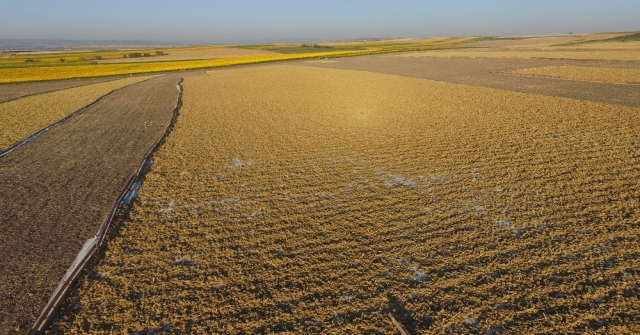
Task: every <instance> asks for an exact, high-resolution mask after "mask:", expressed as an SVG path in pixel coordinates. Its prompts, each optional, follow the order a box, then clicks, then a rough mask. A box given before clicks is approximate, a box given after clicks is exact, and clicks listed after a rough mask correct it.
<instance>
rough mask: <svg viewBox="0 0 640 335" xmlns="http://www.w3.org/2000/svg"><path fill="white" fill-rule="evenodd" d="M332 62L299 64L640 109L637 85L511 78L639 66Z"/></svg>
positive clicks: (385, 59) (378, 59)
mask: <svg viewBox="0 0 640 335" xmlns="http://www.w3.org/2000/svg"><path fill="white" fill-rule="evenodd" d="M406 55H409V54H403V56H406ZM333 60H334V61H335V62H332V63H309V62H298V64H301V65H306V66H315V67H323V68H335V69H345V70H361V71H369V72H378V73H385V74H394V75H400V76H406V77H414V78H423V79H429V80H436V81H443V82H450V83H457V84H466V85H473V86H483V87H491V88H498V89H503V90H510V91H516V92H523V93H533V94H540V95H546V96H555V97H563V98H569V99H576V100H587V101H594V102H601V103H609V104H618V105H624V106H630V107H640V90H638V87H637V86H634V85H618V84H612V83H596V82H585V81H573V80H562V79H556V78H545V77H526V76H518V75H514V74H509V73H507V72H510V71H517V70H522V69H529V68H540V67H549V66H581V67H608V68H624V69H640V62H621V61H577V60H560V59H557V60H556V59H513V58H429V57H416V58H413V57H395V56H388V55H383V56H364V57H353V58H340V59H333Z"/></svg>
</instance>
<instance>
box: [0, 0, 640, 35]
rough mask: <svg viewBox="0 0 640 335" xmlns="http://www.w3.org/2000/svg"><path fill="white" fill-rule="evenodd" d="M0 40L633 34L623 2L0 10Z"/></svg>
mask: <svg viewBox="0 0 640 335" xmlns="http://www.w3.org/2000/svg"><path fill="white" fill-rule="evenodd" d="M0 8H2V10H1V11H0V22H2V29H0V39H62V40H123V41H124V40H144V41H158V42H165V43H180V44H241V43H270V42H282V41H287V40H315V41H329V40H348V39H358V38H373V37H434V36H495V35H536V34H561V33H569V32H573V33H576V34H578V33H593V32H611V31H636V30H640V24H639V23H638V22H640V21H639V20H638V19H637V14H638V13H640V1H632V0H609V1H601V0H566V1H558V0H556V1H552V0H540V1H536V2H533V1H527V2H524V1H510V0H487V1H482V2H480V1H477V0H476V1H474V0H457V1H451V0H449V1H444V0H435V1H417V0H398V1H393V2H391V1H383V0H352V1H344V0H342V1H340V0H323V1H318V0H308V1H292V0H272V1H252V0H236V1H224V2H223V1H205V0H191V1H182V2H178V1H162V0H159V1H150V0H138V1H124V0H112V1H102V2H86V1H82V2H81V1H77V0H60V1H55V2H54V1H45V0H30V1H28V2H27V1H24V2H23V1H20V2H18V1H10V0H0Z"/></svg>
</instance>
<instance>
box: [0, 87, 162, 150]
mask: <svg viewBox="0 0 640 335" xmlns="http://www.w3.org/2000/svg"><path fill="white" fill-rule="evenodd" d="M153 78H157V77H153ZM153 78H149V79H145V80H143V81H139V82H135V83H131V84H129V85H125V86H122V87H119V88H116V89H113V90H111V91H109V92H107V93H106V94H104V95H102V96H100V97H99V98H97V99H96V100H94V101H93V102H91V103H89V104H88V105H86V106H84V107H82V108H80V109H78V110H77V111H75V112H73V113H71V114H69V115H67V116H65V117H63V118H62V119H60V120H58V121H56V122H55V123H52V124H50V125H48V126H46V127H44V128H42V129H40V130H38V131H37V132H35V133H34V134H33V135H31V136H29V137H27V138H25V139H24V140H22V141H20V142H18V143H16V144H14V145H12V146H10V147H9V148H7V149H5V150H3V151H0V158H2V157H4V156H6V155H7V154H8V153H10V152H12V151H13V150H16V149H18V148H19V147H21V146H23V145H24V144H26V143H28V142H31V141H33V140H34V139H35V138H36V137H38V136H40V135H41V134H42V133H44V132H45V131H47V130H49V129H51V128H54V127H56V126H57V125H59V124H61V123H62V122H64V121H67V120H68V119H70V118H72V117H73V116H75V115H78V114H80V113H82V112H83V111H84V110H85V109H87V108H89V107H91V106H93V105H95V104H96V103H98V102H99V101H100V100H102V99H103V98H105V97H106V96H108V95H110V94H111V93H113V92H115V91H118V90H121V89H124V88H126V87H129V86H131V85H135V84H139V83H143V82H145V81H147V80H151V79H153ZM116 80H117V79H116ZM110 81H111V80H110ZM99 84H101V83H99ZM74 88H76V87H72V88H68V89H74ZM57 91H62V90H57ZM57 91H51V92H44V93H41V94H47V93H52V92H57ZM34 95H37V94H34ZM31 96H33V95H31ZM26 97H27V96H25V97H21V98H20V99H22V98H26ZM16 100H17V99H16ZM11 101H13V100H11ZM7 102H9V101H7Z"/></svg>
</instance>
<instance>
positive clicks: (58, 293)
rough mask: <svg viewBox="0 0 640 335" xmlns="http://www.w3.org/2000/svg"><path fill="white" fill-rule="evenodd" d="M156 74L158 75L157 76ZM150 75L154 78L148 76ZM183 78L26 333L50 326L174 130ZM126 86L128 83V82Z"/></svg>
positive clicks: (34, 332)
mask: <svg viewBox="0 0 640 335" xmlns="http://www.w3.org/2000/svg"><path fill="white" fill-rule="evenodd" d="M156 78H157V77H156ZM150 79H153V78H150ZM183 80H184V78H180V80H179V81H178V83H176V86H177V88H178V98H177V100H176V104H175V106H174V108H173V111H172V116H171V120H169V123H168V124H167V126H166V127H165V130H164V132H163V133H162V134H161V135H160V137H159V138H158V140H156V142H155V143H154V144H153V145H152V146H151V148H150V149H149V150H148V151H147V153H146V154H145V155H144V158H143V160H142V163H141V164H140V167H138V169H137V170H136V172H135V173H134V174H133V175H132V176H131V178H130V179H129V181H128V182H127V185H126V187H125V188H124V190H123V191H122V192H121V193H120V195H119V196H118V199H117V200H116V202H115V203H114V204H113V205H112V206H111V209H110V210H109V213H108V214H107V217H106V218H105V219H104V221H102V224H101V225H100V228H99V229H98V232H97V233H96V235H95V236H94V237H92V238H90V239H89V240H87V241H86V242H85V244H84V246H83V247H82V249H80V252H79V253H78V255H77V256H76V259H75V260H74V261H73V263H71V266H70V267H69V269H68V270H67V272H66V273H65V274H64V276H63V277H62V279H61V280H60V282H59V283H58V285H57V286H56V288H55V290H54V292H53V294H52V295H51V297H50V298H49V300H48V302H47V304H46V305H45V307H44V308H43V310H42V312H40V315H39V316H38V318H37V319H36V321H35V323H34V324H33V326H32V327H31V329H30V330H29V331H28V332H27V334H28V335H40V334H43V333H44V332H45V330H46V329H47V328H48V327H49V325H50V324H51V322H52V321H53V318H54V317H55V315H56V311H57V310H58V309H59V308H60V306H61V305H62V303H63V302H64V300H65V298H66V297H67V295H68V294H69V291H70V290H71V287H72V286H73V284H74V283H75V282H76V280H77V279H78V278H79V275H80V273H81V272H82V271H83V270H84V269H85V267H86V265H87V264H88V263H89V261H90V260H91V259H92V258H93V256H94V255H95V254H96V251H98V250H99V249H100V247H102V246H103V244H104V241H105V239H106V233H107V231H108V230H109V229H110V228H111V224H112V223H113V221H114V218H115V216H116V213H117V212H118V210H120V209H121V208H122V206H124V205H126V204H128V203H129V202H130V201H131V200H133V199H134V198H135V197H136V196H137V192H138V188H139V187H140V186H141V183H142V181H141V177H142V176H143V175H144V174H145V173H146V171H147V170H148V169H149V168H150V166H151V164H150V160H149V158H150V157H151V155H152V154H153V153H154V152H155V151H156V150H157V149H158V147H160V144H162V142H163V141H164V140H165V139H166V137H167V136H168V135H169V133H170V132H171V130H173V126H174V125H175V122H176V121H177V119H178V114H179V110H180V107H182V91H183V89H182V85H181V84H182V82H183ZM127 86H129V85H127Z"/></svg>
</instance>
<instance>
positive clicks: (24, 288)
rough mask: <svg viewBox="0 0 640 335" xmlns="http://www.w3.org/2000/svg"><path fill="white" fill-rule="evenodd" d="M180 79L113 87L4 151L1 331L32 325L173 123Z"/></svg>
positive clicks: (0, 176) (0, 177)
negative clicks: (109, 91) (143, 160)
mask: <svg viewBox="0 0 640 335" xmlns="http://www.w3.org/2000/svg"><path fill="white" fill-rule="evenodd" d="M178 81H179V77H177V76H176V75H168V76H163V77H159V78H155V79H151V80H148V81H146V82H143V83H138V84H134V85H131V86H128V87H126V88H124V89H121V90H118V91H115V92H113V93H111V94H109V95H107V96H105V97H104V98H103V99H102V100H101V101H99V102H97V103H95V104H94V105H91V106H90V107H89V108H87V109H86V110H84V111H83V112H82V113H80V114H78V115H76V116H74V117H72V118H70V119H69V120H67V121H65V122H64V123H62V124H60V125H59V126H58V127H55V128H53V129H52V130H50V131H48V132H45V133H43V134H42V135H40V136H39V137H37V138H36V139H35V140H33V141H32V142H30V143H28V144H26V145H24V146H22V147H20V148H18V149H17V150H15V151H13V152H12V153H10V154H8V155H7V156H5V157H3V158H0V185H2V187H0V199H2V206H0V227H2V229H1V230H0V255H2V257H0V269H2V271H0V334H22V333H24V332H25V331H26V330H27V329H28V328H29V327H31V326H32V324H33V322H34V321H35V318H36V317H37V315H38V314H39V313H40V310H41V309H42V308H43V307H44V305H45V303H46V302H47V300H48V298H49V296H50V295H51V294H52V292H53V289H54V287H55V286H56V284H57V283H58V281H59V280H60V279H61V277H62V275H63V274H64V273H65V271H66V270H67V268H68V267H69V266H70V265H71V262H72V261H73V260H74V258H75V257H76V255H77V253H78V251H79V250H80V248H81V247H82V245H83V243H84V242H85V240H87V239H88V238H91V237H92V236H93V235H94V234H95V233H96V232H97V230H98V227H99V226H100V224H101V222H102V221H103V220H104V218H105V216H106V214H107V212H108V211H109V209H110V207H111V206H112V205H113V203H114V202H115V201H116V199H117V197H118V195H119V194H120V192H122V190H123V188H124V186H125V184H126V183H127V181H128V180H129V178H130V177H131V175H132V174H133V173H134V172H135V171H136V169H137V168H138V166H139V165H140V164H141V162H142V159H143V156H144V154H146V152H147V151H148V150H149V149H150V147H151V145H152V144H153V143H154V142H155V141H156V140H157V139H158V138H159V136H160V135H161V134H162V132H163V131H164V129H165V127H166V126H167V124H168V123H169V121H170V119H171V117H172V110H173V108H174V105H175V103H176V99H177V96H178V89H177V86H176V84H177V83H178ZM74 83H78V84H79V83H80V81H77V82H76V81H74ZM82 83H83V84H84V83H87V81H82ZM60 84H61V83H55V84H54V83H47V84H45V85H43V86H40V87H48V88H54V87H55V88H59V87H60V86H59V85H60ZM47 85H51V86H47ZM56 85H58V86H56ZM26 86H28V85H26Z"/></svg>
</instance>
